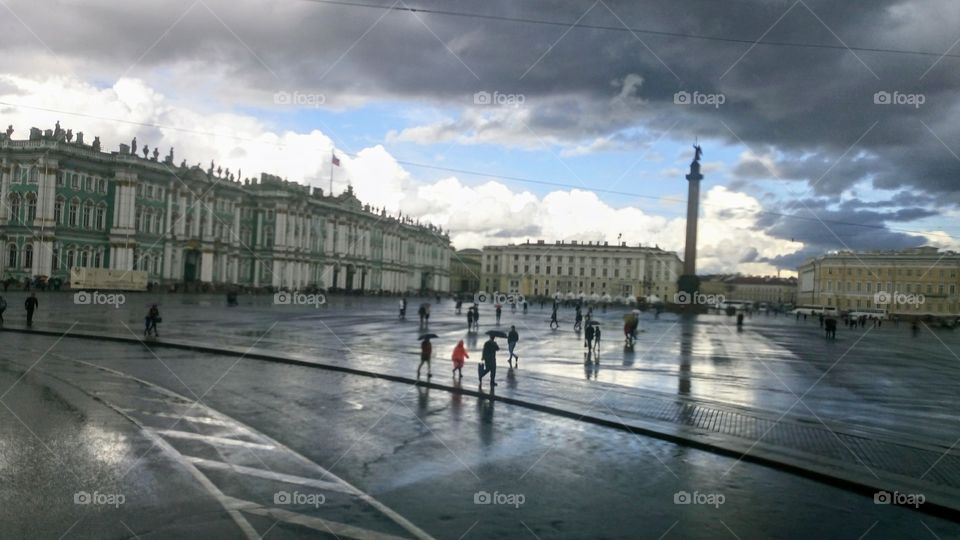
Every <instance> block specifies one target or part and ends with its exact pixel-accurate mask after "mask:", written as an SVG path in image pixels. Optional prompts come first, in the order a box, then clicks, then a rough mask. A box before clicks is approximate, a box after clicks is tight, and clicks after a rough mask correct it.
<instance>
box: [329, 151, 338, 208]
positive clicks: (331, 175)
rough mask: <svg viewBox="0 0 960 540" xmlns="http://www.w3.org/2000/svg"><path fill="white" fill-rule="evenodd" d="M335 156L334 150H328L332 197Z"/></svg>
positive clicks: (331, 194)
mask: <svg viewBox="0 0 960 540" xmlns="http://www.w3.org/2000/svg"><path fill="white" fill-rule="evenodd" d="M336 157H337V154H336V152H335V151H334V150H330V196H331V197H333V160H334V158H336Z"/></svg>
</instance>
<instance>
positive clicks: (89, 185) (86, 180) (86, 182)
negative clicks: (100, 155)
mask: <svg viewBox="0 0 960 540" xmlns="http://www.w3.org/2000/svg"><path fill="white" fill-rule="evenodd" d="M83 189H84V190H85V191H93V177H92V176H84V177H83Z"/></svg>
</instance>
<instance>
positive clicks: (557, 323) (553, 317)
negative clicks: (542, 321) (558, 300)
mask: <svg viewBox="0 0 960 540" xmlns="http://www.w3.org/2000/svg"><path fill="white" fill-rule="evenodd" d="M557 328H560V321H558V320H557V305H556V304H554V305H553V313H551V314H550V329H551V330H555V329H557Z"/></svg>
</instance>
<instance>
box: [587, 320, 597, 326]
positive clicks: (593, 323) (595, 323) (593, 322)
mask: <svg viewBox="0 0 960 540" xmlns="http://www.w3.org/2000/svg"><path fill="white" fill-rule="evenodd" d="M587 326H600V322H599V321H590V322H588V323H587Z"/></svg>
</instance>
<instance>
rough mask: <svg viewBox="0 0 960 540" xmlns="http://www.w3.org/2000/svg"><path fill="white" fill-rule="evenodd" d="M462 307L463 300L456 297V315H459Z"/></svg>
mask: <svg viewBox="0 0 960 540" xmlns="http://www.w3.org/2000/svg"><path fill="white" fill-rule="evenodd" d="M461 307H463V300H461V299H459V298H457V315H460V308H461Z"/></svg>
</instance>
